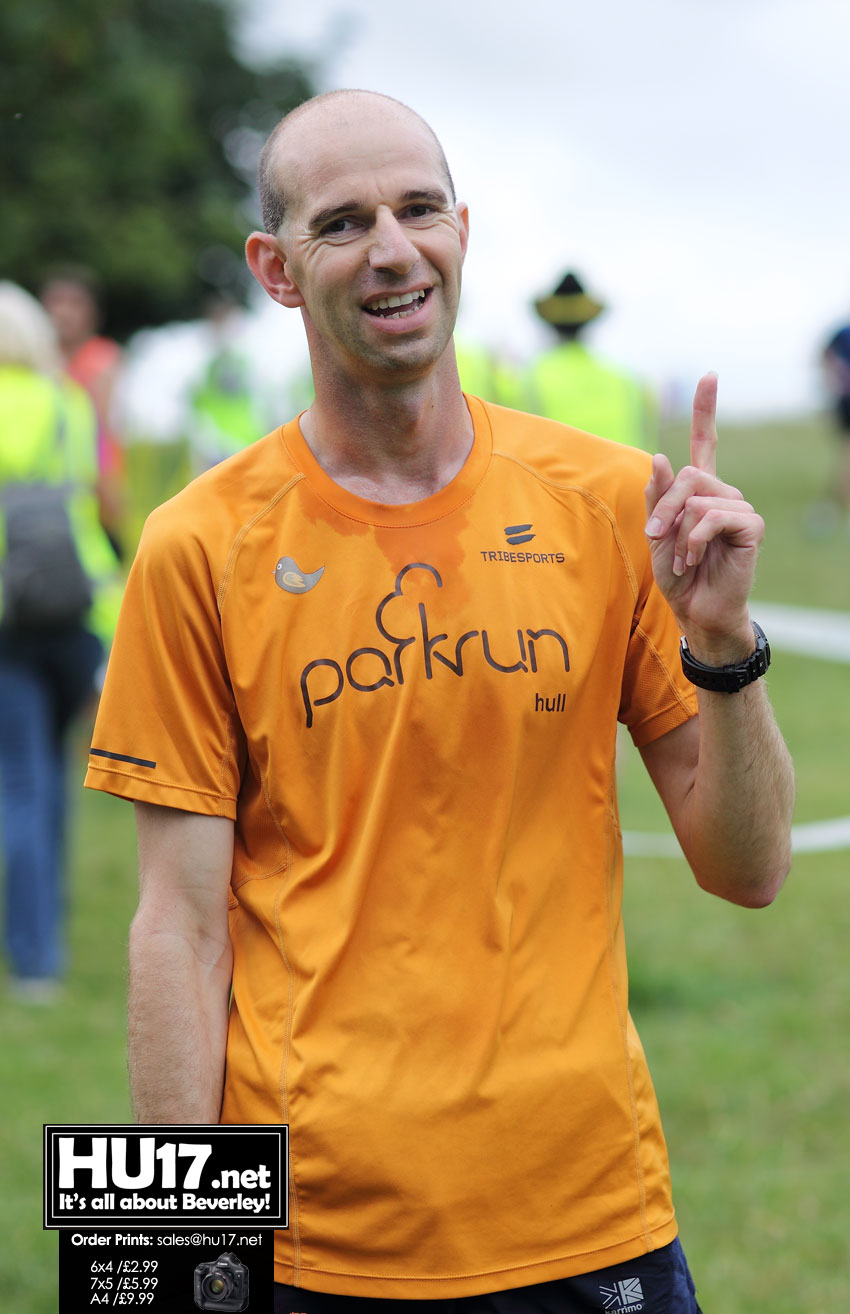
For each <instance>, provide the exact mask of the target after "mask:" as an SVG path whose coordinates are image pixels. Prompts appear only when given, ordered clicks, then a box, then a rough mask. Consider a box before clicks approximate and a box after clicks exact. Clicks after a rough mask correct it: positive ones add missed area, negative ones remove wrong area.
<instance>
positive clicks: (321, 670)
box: [301, 561, 570, 730]
mask: <svg viewBox="0 0 850 1314" xmlns="http://www.w3.org/2000/svg"><path fill="white" fill-rule="evenodd" d="M411 571H425V572H426V573H427V574H428V575H430V576H431V577H432V579H433V580H434V582H435V583H436V586H437V588H438V589H441V588H442V587H443V581H442V579H441V578H440V574H439V572H438V571H437V570H436V569H435V568H434V567H433V566H430V565H428V564H427V563H426V562H423V561H412V562H411V563H410V564H409V565H407V566H404V567H403V569H402V570H400V571H399V573H398V575H397V576H396V580H395V588H394V589H393V591H392V593H388V594H387V595H386V597H385V598H382V599H381V601H380V602H379V603H378V606H377V608H376V610H375V626H376V628H377V630H378V633H379V634H380V635H381V637H382V638H383V639H385V640H386V642H387V644H389V645H390V647H389V650H387V649H386V648H376V647H363V648H355V649H354V651H353V652H351V653H349V654H348V656H347V657H346V658H345V660H344V662H338V661H336V660H335V659H334V658H333V657H318V658H316V660H315V661H312V662H308V663H307V665H306V666H305V667H304V669H303V671H302V672H301V697H302V699H303V700H304V711H305V713H306V725H307V728H308V730H309V729H310V728H311V726H312V725H313V720H314V716H315V709H316V708H318V707H324V706H326V705H327V704H328V703H334V702H336V700H337V698H339V697H341V695H342V693H343V690H344V689H345V688H346V686H347V687H348V688H349V689H353V690H354V691H355V692H356V693H365V694H369V693H377V691H378V690H379V689H392V688H394V687H396V686H401V685H403V684H404V680H405V670H404V667H405V664H407V666H408V668H409V666H410V662H411V661H415V660H418V661H419V662H421V669H422V670H423V671H424V674H425V678H426V680H432V679H433V678H434V675H435V673H436V671H437V669H438V668H440V667H443V668H445V669H446V670H448V671H451V672H452V674H453V675H456V676H459V677H461V676H463V675H465V674H468V672H467V671H465V670H464V659H465V658H466V657H467V656H468V654H469V653H470V652H472V651H476V652H478V653H480V654H481V655H482V656H483V658H484V661H485V662H486V663H487V665H488V666H489V667H490V668H491V669H492V670H494V671H499V672H500V673H502V674H503V675H513V674H516V673H518V672H523V673H525V674H528V673H529V672H531V673H532V674H535V675H536V674H537V671H538V669H539V662H540V660H541V657H542V655H543V653H544V652H545V653H546V655H547V658H548V664H550V665H551V663H552V661H553V659H554V661H555V663H556V664H557V667H558V670H559V671H560V669H561V667H562V666H563V669H564V671H569V669H570V657H569V651H568V649H567V644H566V640H565V639H564V638H563V636H562V635H560V634H559V633H558V631H557V630H549V629H541V630H533V629H524V630H516V631H514V634H515V636H516V637H515V639H514V638H512V639H511V642H512V643H513V642H515V643H516V661H512V662H509V663H507V662H500V661H498V660H497V659H496V657H495V656H494V655H493V649H492V641H491V636H490V634H489V633H488V631H487V630H486V629H480V630H466V631H465V632H464V633H463V634H461V635H459V636H458V638H456V639H452V640H450V639H449V636H448V634H432V633H431V629H430V626H429V623H428V613H427V609H426V607H425V603H424V602H420V603H418V605H417V614H418V624H416V625H415V632H414V633H407V634H394V633H393V631H392V630H391V629H390V628H389V620H390V618H389V617H388V616H387V615H386V613H387V612H388V610H391V609H392V604H393V603H394V602H397V601H399V600H400V599H403V598H406V596H407V595H406V593H405V587H404V585H405V580H406V579H407V576H408V575H409V574H410V573H411ZM411 628H413V627H411ZM440 644H446V645H447V651H441V650H440V647H439V645H440ZM467 645H471V647H469V648H468V647H467ZM408 649H412V651H411V652H408ZM502 655H505V654H504V653H503V654H502ZM409 673H410V671H409V669H408V674H409Z"/></svg>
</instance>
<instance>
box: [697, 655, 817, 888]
mask: <svg viewBox="0 0 850 1314" xmlns="http://www.w3.org/2000/svg"><path fill="white" fill-rule="evenodd" d="M699 707H700V710H699V755H698V760H697V764H696V769H695V771H694V775H693V784H692V787H691V789H690V791H689V793H688V796H687V798H686V800H685V806H684V809H683V817H684V826H683V827H682V829H681V831H680V835H679V838H680V840H681V842H682V845H683V848H684V850H685V854H686V856H687V858H688V861H689V863H690V865H691V867H692V869H693V871H694V874H695V876H696V878H697V880H698V881H699V883H700V885H702V886H703V888H704V889H707V890H710V891H711V892H712V893H713V894H717V895H720V896H721V897H723V898H726V899H731V900H732V901H733V902H735V903H741V904H745V905H748V906H753V907H760V906H762V905H764V904H766V903H770V901H771V900H772V899H773V898H774V896H775V895H776V894H777V893H778V891H779V889H780V888H781V886H782V883H783V881H784V879H785V876H786V875H787V873H788V868H789V867H790V864H791V844H790V828H791V814H792V810H793V806H794V772H793V768H792V765H791V758H790V755H789V753H788V749H787V748H786V746H785V743H784V741H783V739H782V736H781V734H780V733H779V729H778V727H777V725H776V722H775V720H774V716H773V711H772V708H771V706H770V702H769V699H768V697H767V690H766V688H765V686H764V684H763V682H762V681H758V682H757V683H755V684H752V685H750V686H749V687H748V688H746V689H743V690H741V692H740V693H736V694H724V693H708V692H704V691H702V690H701V691H700V695H699Z"/></svg>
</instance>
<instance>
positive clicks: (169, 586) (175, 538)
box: [86, 504, 245, 819]
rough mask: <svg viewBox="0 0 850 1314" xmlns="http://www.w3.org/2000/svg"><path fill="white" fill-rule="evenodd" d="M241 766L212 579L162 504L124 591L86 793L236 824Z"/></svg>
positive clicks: (193, 540)
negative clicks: (221, 818) (96, 791)
mask: <svg viewBox="0 0 850 1314" xmlns="http://www.w3.org/2000/svg"><path fill="white" fill-rule="evenodd" d="M244 761H245V749H244V736H243V734H242V730H241V726H240V724H239V721H238V717H237V713H236V708H235V704H234V699H233V691H232V689H231V686H230V681H229V678H228V672H227V666H226V662H225V658H224V652H223V647H222V638H221V624H220V617H219V610H218V604H217V588H216V581H215V578H214V572H213V570H212V567H211V564H210V562H209V561H208V559H207V556H206V553H205V551H204V548H203V547H202V545H201V543H200V542H199V540H198V539H197V537H196V536H194V535H193V534H192V533H191V532H187V531H186V530H185V529H184V528H181V525H180V521H179V517H178V516H177V515H176V514H175V512H174V510H173V505H172V504H166V506H165V507H161V508H159V509H158V510H157V511H155V512H154V513H153V514H152V515H151V517H150V518H149V520H148V522H147V524H146V526H145V530H144V533H143V535H142V540H141V543H140V545H139V551H138V554H137V557H136V560H135V562H134V564H133V567H132V570H131V572H130V576H129V579H128V582H127V588H126V592H125V595H124V601H123V604H122V607H121V613H120V616H119V619H118V626H117V629H116V634H115V641H114V644H113V647H112V651H111V654H110V657H109V664H108V667H107V672H106V680H105V684H104V689H103V694H102V697H101V701H100V706H99V709H98V714H97V719H96V723H95V729H94V737H93V742H92V747H91V755H90V758H89V768H88V772H87V775H86V785H87V786H88V787H89V788H92V789H100V790H104V791H105V792H107V793H111V794H117V795H119V796H120V797H123V798H129V799H134V800H137V801H140V802H149V803H157V804H160V805H163V806H166V807H174V808H180V809H182V810H183V811H187V812H200V813H204V814H208V815H215V816H227V817H230V818H231V819H233V818H235V816H236V798H237V795H238V793H239V786H240V779H241V772H242V769H243V767H244Z"/></svg>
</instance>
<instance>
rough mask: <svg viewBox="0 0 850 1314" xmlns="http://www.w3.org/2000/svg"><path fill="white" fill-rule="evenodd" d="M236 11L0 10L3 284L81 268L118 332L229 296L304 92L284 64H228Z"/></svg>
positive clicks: (224, 2) (110, 6)
mask: <svg viewBox="0 0 850 1314" xmlns="http://www.w3.org/2000/svg"><path fill="white" fill-rule="evenodd" d="M233 18H234V14H233V11H232V7H231V4H230V3H228V0H74V3H73V4H69V3H68V0H39V3H35V4H34V3H32V0H6V2H5V3H4V4H3V5H2V6H0V52H2V54H0V60H1V61H2V65H3V71H2V92H0V107H2V109H0V123H2V132H1V133H0V177H3V179H4V180H5V181H4V191H5V198H4V204H3V207H2V211H0V277H4V278H11V279H14V280H15V281H16V282H19V283H22V284H23V285H24V286H26V287H29V288H30V290H37V288H38V286H39V284H40V283H41V281H42V280H43V278H44V276H45V275H46V274H47V273H49V271H50V269H51V267H55V266H57V265H60V264H68V263H75V264H82V265H85V266H88V267H89V268H90V269H92V270H93V271H94V272H95V273H96V274H97V275H98V276H99V278H100V279H102V281H103V283H104V286H105V287H106V289H107V302H108V305H107V316H108V323H107V325H106V327H107V330H108V331H109V332H110V333H112V334H114V335H115V336H118V337H124V336H126V335H127V334H128V333H130V332H132V331H133V330H135V329H137V328H140V327H143V326H145V325H152V324H158V323H163V322H165V321H167V320H172V319H181V318H188V317H194V316H195V315H197V314H198V312H199V309H200V306H201V304H202V302H203V300H204V298H205V295H206V294H207V293H208V292H210V291H211V290H221V291H228V292H230V293H231V294H232V293H237V294H238V292H239V291H240V290H241V288H242V287H243V286H244V284H243V282H242V280H243V277H244V276H243V273H242V271H243V268H244V260H243V258H242V246H243V243H244V238H245V233H246V230H247V229H248V228H249V227H250V226H252V225H254V223H255V222H256V214H255V213H253V212H252V211H250V204H251V203H250V199H249V198H250V197H251V188H252V186H253V181H254V172H255V167H256V160H257V156H258V154H259V149H260V147H261V145H262V142H263V140H264V139H265V137H266V136H267V135H268V133H269V131H270V130H271V129H272V127H273V126H274V125H275V123H276V122H277V121H278V119H279V118H280V117H281V116H282V115H283V114H284V113H286V112H287V111H288V110H289V109H291V108H292V107H293V106H294V105H297V104H299V103H300V102H301V101H302V100H304V99H306V98H307V97H308V96H310V95H312V94H313V88H312V86H311V80H310V73H309V70H307V69H305V68H303V67H301V66H299V65H298V64H297V63H296V62H295V61H294V60H289V59H286V60H282V61H278V62H277V63H276V64H275V65H273V66H271V67H269V68H266V69H263V70H258V69H249V68H247V67H246V66H245V65H244V64H243V63H242V62H240V60H239V58H238V57H237V55H236V54H235V52H234V43H233V36H232V24H233ZM249 184H250V185H249Z"/></svg>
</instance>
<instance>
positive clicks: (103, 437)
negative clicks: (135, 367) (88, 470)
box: [41, 265, 126, 557]
mask: <svg viewBox="0 0 850 1314" xmlns="http://www.w3.org/2000/svg"><path fill="white" fill-rule="evenodd" d="M41 303H42V305H43V306H44V308H45V310H46V311H47V313H48V315H49V316H50V318H51V320H52V321H53V326H54V328H55V330H56V334H57V337H58V339H59V348H60V350H61V352H62V356H63V359H64V362H65V369H66V370H67V372H68V374H69V375H70V377H71V378H72V379H74V380H75V381H76V382H77V383H79V384H80V385H81V386H82V387H83V388H85V390H86V392H87V393H88V394H89V397H90V398H91V400H92V402H93V404H94V410H95V415H96V418H97V495H98V505H99V514H100V522H101V524H102V525H103V528H104V529H105V530H106V533H107V535H108V536H109V540H110V542H111V543H112V546H113V548H114V550H115V552H116V554H117V555H118V556H119V557H121V556H122V555H123V545H122V520H123V515H124V510H125V489H126V463H125V458H124V448H123V445H122V443H121V440H120V438H119V437H118V435H117V433H116V432H115V429H114V427H113V410H114V407H113V398H114V395H115V386H116V383H117V381H118V378H119V375H120V372H121V369H122V365H123V353H122V350H121V348H120V347H119V345H118V343H117V342H114V341H113V340H112V338H107V337H103V336H102V335H101V334H100V333H99V332H98V330H99V328H100V325H101V321H102V318H103V292H102V289H101V286H100V284H99V282H98V280H97V279H96V278H95V276H94V274H92V273H91V272H90V271H89V270H87V269H84V268H81V267H78V266H74V265H68V266H65V267H63V268H61V269H57V270H55V271H54V272H52V273H51V274H50V275H49V276H48V277H47V279H46V280H45V282H44V283H43V284H42V288H41Z"/></svg>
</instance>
